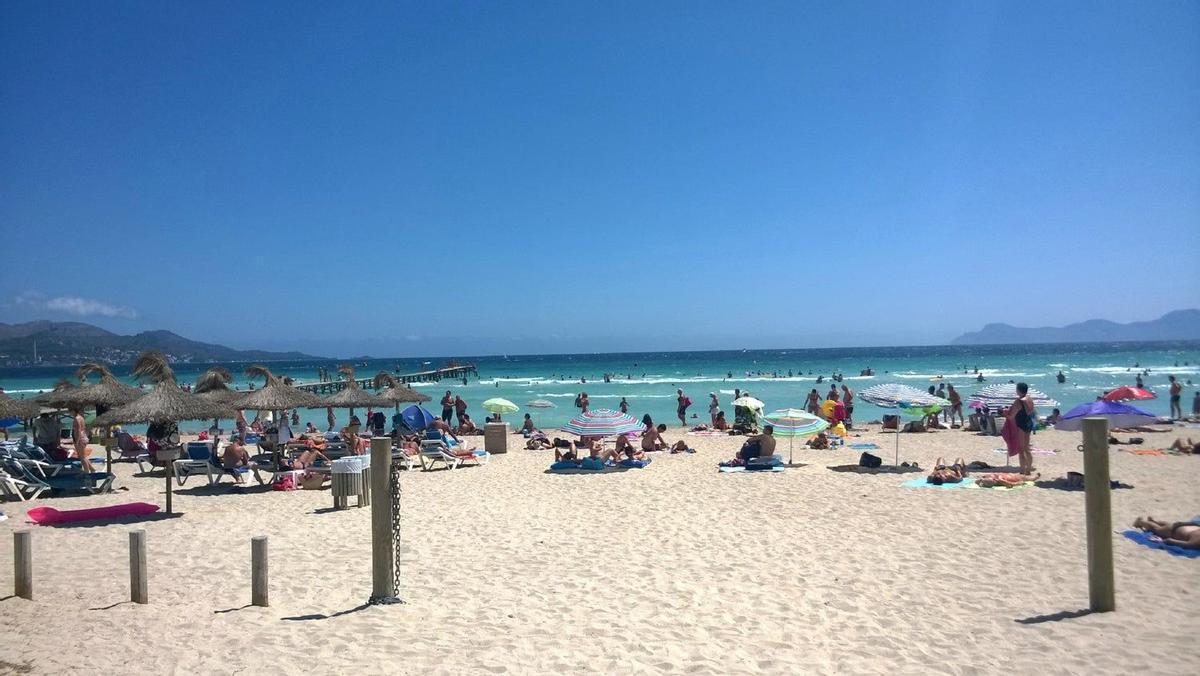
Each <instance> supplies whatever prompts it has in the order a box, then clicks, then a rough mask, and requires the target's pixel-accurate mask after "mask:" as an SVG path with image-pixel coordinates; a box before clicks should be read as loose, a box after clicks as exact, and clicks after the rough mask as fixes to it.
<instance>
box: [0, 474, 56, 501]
mask: <svg viewBox="0 0 1200 676" xmlns="http://www.w3.org/2000/svg"><path fill="white" fill-rule="evenodd" d="M45 490H49V486H46V485H45V484H42V483H40V482H39V483H36V484H35V483H30V482H28V481H25V480H23V479H18V478H17V477H14V476H12V475H11V474H9V473H8V472H7V471H5V470H3V469H0V493H3V494H4V495H6V496H11V497H15V498H16V499H17V500H19V501H20V502H25V501H26V500H33V499H35V498H37V497H38V496H39V495H41V494H42V491H45Z"/></svg>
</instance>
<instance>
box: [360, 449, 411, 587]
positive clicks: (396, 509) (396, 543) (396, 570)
mask: <svg viewBox="0 0 1200 676" xmlns="http://www.w3.org/2000/svg"><path fill="white" fill-rule="evenodd" d="M401 469H402V466H401V464H400V463H399V462H398V461H396V460H393V461H392V464H391V467H389V470H390V472H389V476H388V497H389V498H390V499H391V506H392V592H393V593H394V594H395V596H372V597H371V598H370V599H369V600H368V601H367V603H369V604H370V605H391V604H395V603H404V601H402V600H400V493H401V491H400V470H401Z"/></svg>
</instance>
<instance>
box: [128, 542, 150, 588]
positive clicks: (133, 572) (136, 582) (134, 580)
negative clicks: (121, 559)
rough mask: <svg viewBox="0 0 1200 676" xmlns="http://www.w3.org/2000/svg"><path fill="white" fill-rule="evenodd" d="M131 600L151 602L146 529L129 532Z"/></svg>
mask: <svg viewBox="0 0 1200 676" xmlns="http://www.w3.org/2000/svg"><path fill="white" fill-rule="evenodd" d="M129 600H130V601H133V602H134V603H149V602H150V594H149V585H148V583H147V581H146V531H144V530H135V531H130V532H129Z"/></svg>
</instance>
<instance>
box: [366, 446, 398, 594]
mask: <svg viewBox="0 0 1200 676" xmlns="http://www.w3.org/2000/svg"><path fill="white" fill-rule="evenodd" d="M391 467H392V439H391V437H375V438H373V439H371V597H372V598H377V599H384V598H387V599H390V598H395V596H396V588H395V584H394V583H393V582H392V566H394V565H396V564H395V561H393V556H392V500H391V497H390V496H389V494H388V483H389V482H390V481H391V479H392V469H391Z"/></svg>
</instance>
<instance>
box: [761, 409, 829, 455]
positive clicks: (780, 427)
mask: <svg viewBox="0 0 1200 676" xmlns="http://www.w3.org/2000/svg"><path fill="white" fill-rule="evenodd" d="M762 419H763V420H765V421H766V422H768V423H770V424H771V426H772V427H774V428H775V429H774V430H773V432H772V433H773V434H774V435H775V436H777V437H788V464H789V465H790V464H792V444H793V441H792V440H793V439H795V438H796V437H807V436H812V435H814V434H816V433H818V432H820V431H821V430H823V429H825V428H827V427H829V423H828V422H827V421H826V420H825V419H824V418H819V417H817V416H815V415H813V414H811V413H809V412H807V411H805V410H803V409H799V408H781V409H779V410H778V411H771V412H770V413H768V414H766V415H764V416H762Z"/></svg>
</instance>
